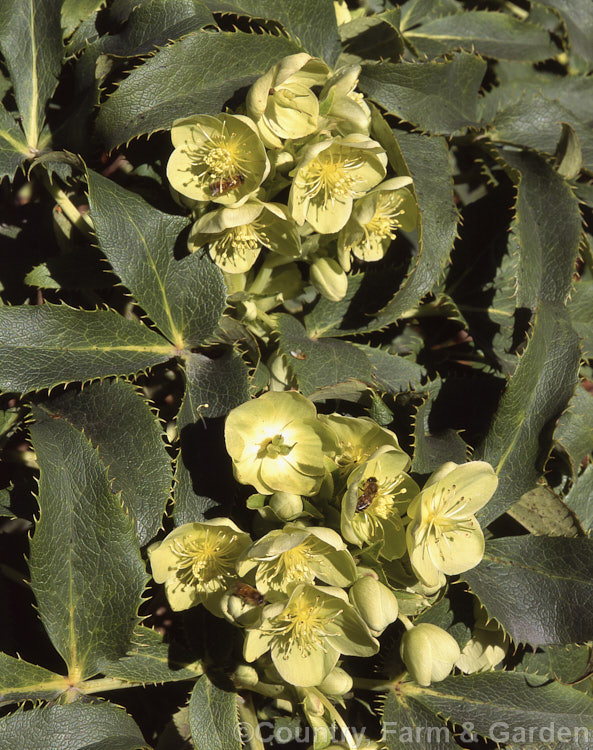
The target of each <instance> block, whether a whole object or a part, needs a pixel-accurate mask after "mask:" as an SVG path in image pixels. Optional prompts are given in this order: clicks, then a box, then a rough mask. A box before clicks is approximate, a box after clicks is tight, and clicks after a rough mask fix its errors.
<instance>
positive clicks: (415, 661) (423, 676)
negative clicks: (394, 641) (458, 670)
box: [399, 622, 461, 687]
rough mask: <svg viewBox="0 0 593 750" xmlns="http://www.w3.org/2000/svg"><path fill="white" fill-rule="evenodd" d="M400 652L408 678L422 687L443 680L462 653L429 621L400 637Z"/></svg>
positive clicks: (453, 641)
mask: <svg viewBox="0 0 593 750" xmlns="http://www.w3.org/2000/svg"><path fill="white" fill-rule="evenodd" d="M399 652H400V656H401V658H402V660H403V662H404V664H405V665H406V667H407V669H408V672H409V673H410V676H411V677H412V678H413V679H414V680H416V682H417V683H418V684H419V685H422V686H423V687H428V685H430V683H431V682H440V680H444V679H445V677H447V675H448V674H449V673H450V672H451V670H452V669H453V666H454V665H455V662H456V661H457V659H459V655H460V653H461V652H460V650H459V646H458V644H457V641H456V640H455V638H453V636H452V635H450V634H449V633H447V631H446V630H443V629H442V628H439V627H438V626H437V625H432V624H431V623H428V622H422V623H420V624H418V625H416V626H415V627H413V628H412V629H411V630H407V631H406V632H405V633H404V634H403V636H402V641H401V645H400V649H399Z"/></svg>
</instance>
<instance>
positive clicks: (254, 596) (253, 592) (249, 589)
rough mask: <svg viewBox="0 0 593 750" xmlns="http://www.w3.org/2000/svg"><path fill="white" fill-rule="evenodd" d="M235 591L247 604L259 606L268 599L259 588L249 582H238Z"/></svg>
mask: <svg viewBox="0 0 593 750" xmlns="http://www.w3.org/2000/svg"><path fill="white" fill-rule="evenodd" d="M233 593H234V594H235V596H238V597H239V599H241V600H242V601H243V602H244V603H245V604H253V605H254V606H259V605H261V604H264V602H265V601H266V600H265V599H264V596H263V594H260V593H259V591H258V590H257V589H254V588H253V586H250V585H249V584H248V583H237V584H236V585H235V588H234V591H233Z"/></svg>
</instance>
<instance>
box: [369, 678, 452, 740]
mask: <svg viewBox="0 0 593 750" xmlns="http://www.w3.org/2000/svg"><path fill="white" fill-rule="evenodd" d="M382 713H383V721H382V724H383V741H384V742H385V746H386V748H387V750H410V748H414V750H458V749H459V745H458V744H457V743H456V742H455V740H454V739H453V733H452V732H451V731H450V730H449V728H448V727H447V725H446V724H445V720H444V719H442V718H441V717H440V716H438V714H437V713H436V712H435V711H431V710H430V709H429V708H427V707H426V706H424V705H422V703H421V702H420V701H418V700H416V699H415V696H412V695H409V694H407V693H405V694H404V693H401V692H400V691H398V692H396V691H395V690H390V691H389V693H388V694H387V696H386V697H385V702H384V704H383V711H382Z"/></svg>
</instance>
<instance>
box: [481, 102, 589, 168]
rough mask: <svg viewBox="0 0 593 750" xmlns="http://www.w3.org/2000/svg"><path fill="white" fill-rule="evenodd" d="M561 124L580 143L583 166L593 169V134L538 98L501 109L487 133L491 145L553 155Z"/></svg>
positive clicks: (557, 106) (559, 107)
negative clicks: (514, 147) (569, 126)
mask: <svg viewBox="0 0 593 750" xmlns="http://www.w3.org/2000/svg"><path fill="white" fill-rule="evenodd" d="M562 123H568V124H569V125H572V127H573V128H574V130H575V132H576V134H577V136H578V139H579V144H580V147H581V153H582V158H583V165H584V166H585V167H587V168H589V169H591V168H593V133H591V129H590V127H589V126H588V125H587V123H584V122H581V121H580V120H579V119H578V118H577V117H576V116H575V115H574V114H573V113H572V112H570V111H569V110H567V109H565V107H563V106H562V105H561V104H558V103H557V102H555V101H551V100H547V99H544V98H543V97H542V96H541V94H540V95H539V96H538V97H537V98H533V99H527V100H525V99H521V100H520V101H517V102H513V103H511V104H509V105H508V106H507V107H505V108H504V109H501V110H500V111H499V112H498V113H497V114H496V115H495V117H494V119H493V120H492V121H491V123H490V124H489V125H488V128H487V132H488V136H489V138H491V139H492V140H493V141H498V142H502V143H511V144H513V145H516V146H524V147H525V148H530V149H534V150H535V151H544V152H545V153H546V154H550V155H553V154H555V153H556V150H557V148H558V144H559V143H560V140H561V137H562ZM505 155H506V152H505Z"/></svg>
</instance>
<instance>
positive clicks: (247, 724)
mask: <svg viewBox="0 0 593 750" xmlns="http://www.w3.org/2000/svg"><path fill="white" fill-rule="evenodd" d="M238 706H239V718H240V719H241V723H242V725H243V728H244V729H245V730H246V731H245V735H246V736H245V739H244V740H243V742H244V747H246V748H249V750H265V747H264V743H263V740H262V738H261V735H260V732H259V723H258V721H257V714H256V713H255V708H254V707H253V698H252V697H251V694H250V693H248V694H247V696H246V697H245V698H243V699H242V698H239V701H238Z"/></svg>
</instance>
